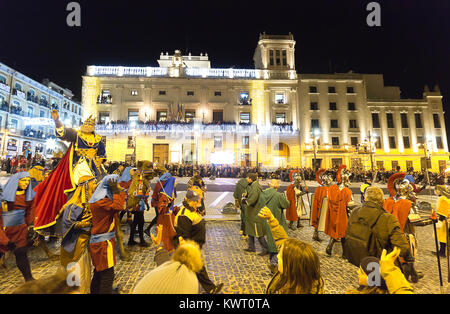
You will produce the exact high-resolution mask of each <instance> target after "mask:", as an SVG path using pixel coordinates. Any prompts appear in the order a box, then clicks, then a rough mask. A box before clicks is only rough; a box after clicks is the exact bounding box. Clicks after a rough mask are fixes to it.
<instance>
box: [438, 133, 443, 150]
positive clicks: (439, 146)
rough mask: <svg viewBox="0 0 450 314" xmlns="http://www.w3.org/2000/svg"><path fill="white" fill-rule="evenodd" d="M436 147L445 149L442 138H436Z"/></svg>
mask: <svg viewBox="0 0 450 314" xmlns="http://www.w3.org/2000/svg"><path fill="white" fill-rule="evenodd" d="M436 146H437V148H438V149H443V148H444V145H443V143H442V137H441V136H436Z"/></svg>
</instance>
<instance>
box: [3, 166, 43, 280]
mask: <svg viewBox="0 0 450 314" xmlns="http://www.w3.org/2000/svg"><path fill="white" fill-rule="evenodd" d="M34 195H35V193H34V191H33V189H32V186H31V184H30V174H29V173H28V172H26V171H23V172H19V173H17V174H14V175H13V176H11V177H10V178H9V180H8V182H6V184H5V186H4V187H3V197H2V212H1V215H0V229H1V230H2V231H0V254H1V255H3V254H4V253H6V252H7V251H12V252H13V253H14V255H15V257H16V265H17V268H19V270H20V272H21V273H22V275H23V277H24V279H25V281H30V280H33V279H34V278H33V276H32V274H31V266H30V261H29V260H28V256H27V247H26V246H27V234H28V228H29V226H30V225H32V223H33V209H34V203H33V199H34Z"/></svg>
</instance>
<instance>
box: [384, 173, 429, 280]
mask: <svg viewBox="0 0 450 314" xmlns="http://www.w3.org/2000/svg"><path fill="white" fill-rule="evenodd" d="M405 176H406V173H403V172H399V173H395V174H393V175H392V176H390V177H389V179H388V182H387V188H388V191H389V194H390V197H389V198H388V199H387V200H386V201H385V203H384V208H385V210H386V211H387V212H388V213H390V214H392V215H394V216H395V218H397V221H398V223H399V224H400V230H401V231H402V232H403V233H404V235H405V238H406V240H407V241H408V243H409V245H410V248H411V254H412V257H413V259H414V258H415V256H416V254H417V242H416V237H415V228H414V226H413V224H412V223H411V221H410V220H409V215H410V214H412V209H413V206H414V205H415V203H413V201H411V198H413V199H415V198H416V197H415V195H414V192H413V188H412V186H411V184H410V182H409V181H408V180H406V179H405ZM400 260H401V262H402V264H403V266H402V267H403V272H404V274H405V277H406V278H407V279H408V278H409V276H410V275H411V281H412V282H417V281H418V280H419V279H420V278H422V277H423V275H422V274H421V273H420V272H416V270H415V269H414V264H413V262H410V263H406V262H405V261H404V260H403V259H400ZM405 268H406V269H405Z"/></svg>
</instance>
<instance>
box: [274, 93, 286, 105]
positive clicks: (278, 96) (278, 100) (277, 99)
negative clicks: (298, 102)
mask: <svg viewBox="0 0 450 314" xmlns="http://www.w3.org/2000/svg"><path fill="white" fill-rule="evenodd" d="M275 102H276V103H277V104H284V94H275Z"/></svg>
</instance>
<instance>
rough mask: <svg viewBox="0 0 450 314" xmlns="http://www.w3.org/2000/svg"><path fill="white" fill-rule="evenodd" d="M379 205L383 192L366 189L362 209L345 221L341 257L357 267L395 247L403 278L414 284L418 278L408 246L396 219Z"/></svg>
mask: <svg viewBox="0 0 450 314" xmlns="http://www.w3.org/2000/svg"><path fill="white" fill-rule="evenodd" d="M383 203H384V194H383V190H381V189H380V188H378V187H368V188H367V189H366V192H365V203H364V205H363V206H361V207H359V208H356V209H354V210H353V212H352V214H351V216H350V217H349V221H348V226H347V230H346V234H345V243H344V246H343V249H344V252H343V255H344V257H345V258H346V259H347V260H348V261H349V262H350V263H352V264H353V265H355V266H357V267H359V266H360V265H361V260H362V259H363V258H364V257H366V256H375V257H378V258H380V257H381V254H382V252H383V249H385V250H387V251H392V250H393V249H394V247H395V246H396V247H398V248H399V249H400V254H399V256H400V257H402V258H403V260H404V263H403V265H401V269H402V270H403V273H404V275H405V277H406V278H408V277H409V276H411V281H412V282H417V280H418V277H419V274H418V273H417V272H416V270H415V269H414V257H413V256H412V253H411V248H410V246H409V243H408V241H407V240H406V238H405V235H404V234H403V232H402V231H401V229H400V224H399V222H398V220H397V218H395V216H394V215H392V214H389V213H388V212H386V211H385V210H384V208H383ZM397 264H398V265H400V262H399V261H397Z"/></svg>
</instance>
